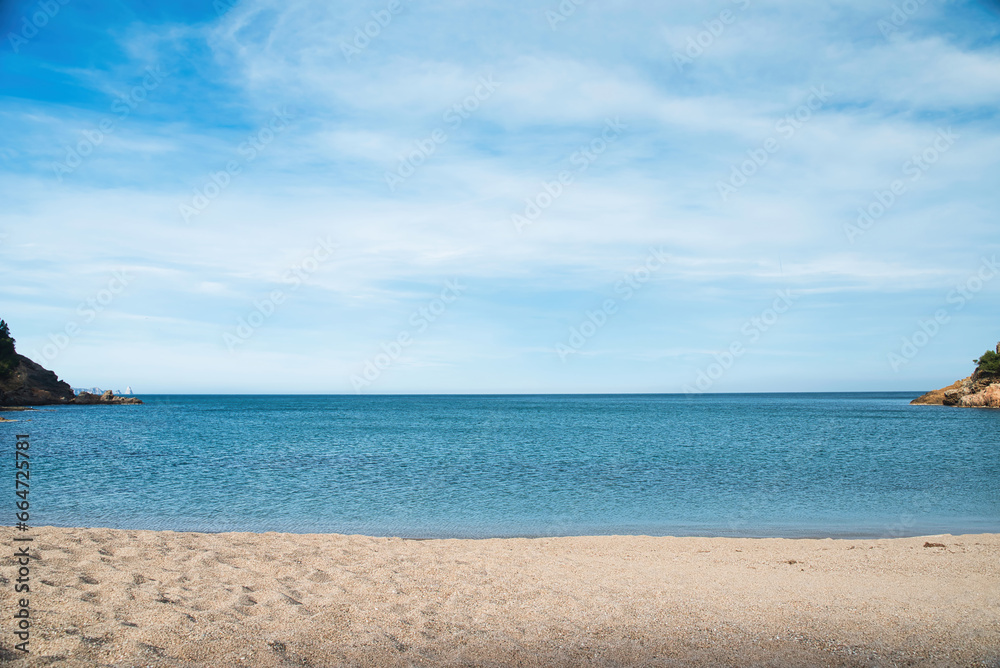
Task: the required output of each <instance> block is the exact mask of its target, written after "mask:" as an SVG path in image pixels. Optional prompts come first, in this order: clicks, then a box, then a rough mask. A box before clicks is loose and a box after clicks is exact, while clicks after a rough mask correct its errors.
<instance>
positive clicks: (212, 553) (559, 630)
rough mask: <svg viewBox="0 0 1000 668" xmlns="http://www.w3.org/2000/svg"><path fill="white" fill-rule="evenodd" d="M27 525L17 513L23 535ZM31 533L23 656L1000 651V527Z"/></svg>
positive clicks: (576, 659) (690, 661) (374, 662)
mask: <svg viewBox="0 0 1000 668" xmlns="http://www.w3.org/2000/svg"><path fill="white" fill-rule="evenodd" d="M13 533H14V532H13V530H12V529H9V528H4V529H3V530H2V534H3V540H4V542H5V544H6V545H13V544H14V543H13V542H12V540H13ZM22 535H23V534H22ZM31 535H34V536H35V537H36V538H35V541H34V542H33V543H32V545H33V546H34V548H35V550H36V551H35V553H34V554H35V555H36V556H37V559H34V560H33V561H32V568H31V578H32V582H31V589H32V591H31V599H30V605H31V611H32V612H31V614H32V616H33V627H32V636H31V649H32V653H31V655H30V657H29V658H27V659H25V658H18V655H19V653H16V652H12V651H11V648H12V644H13V643H12V640H13V633H12V631H13V627H12V621H11V616H10V615H9V614H6V613H5V614H4V617H5V618H6V619H7V621H6V622H5V623H4V628H3V635H2V638H3V645H4V652H3V655H2V658H3V660H4V661H7V662H11V663H12V665H49V664H51V663H55V664H56V665H67V666H105V665H108V666H202V665H216V666H230V665H247V666H293V665H294V666H411V665H413V666H418V665H419V666H580V665H583V666H619V665H651V666H661V665H662V666H674V665H677V666H689V665H690V666H695V665H697V666H702V665H704V666H709V665H740V666H755V665H759V666H806V665H810V666H882V665H885V666H890V665H907V666H910V665H921V666H923V665H927V666H951V665H962V666H973V665H982V666H996V665H998V661H1000V568H998V567H997V564H998V563H1000V560H998V557H1000V535H998V534H981V535H966V536H935V537H923V538H899V539H886V540H829V539H825V540H788V539H763V540H757V539H733V538H650V537H634V536H624V537H615V536H605V537H575V538H545V539H502V540H501V539H495V540H427V541H414V540H401V539H395V538H369V537H363V536H339V535H296V534H278V533H267V534H251V533H228V534H197V533H173V532H158V531H117V530H110V529H57V528H39V529H33V530H32V531H31ZM937 543H939V544H941V545H943V547H938V546H934V545H933V544H937ZM926 544H931V545H930V546H927V545H926ZM11 564H12V562H11V560H10V559H7V560H5V561H4V567H3V571H2V575H3V582H2V587H0V600H2V604H3V609H4V610H5V611H8V612H9V611H12V610H14V609H15V608H14V606H15V600H14V593H13V583H12V582H11V580H12V578H13V577H14V569H15V568H16V567H15V566H12V565H11Z"/></svg>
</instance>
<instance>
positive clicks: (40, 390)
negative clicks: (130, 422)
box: [0, 319, 142, 407]
mask: <svg viewBox="0 0 1000 668" xmlns="http://www.w3.org/2000/svg"><path fill="white" fill-rule="evenodd" d="M129 389H131V388H129ZM141 403H142V401H140V400H139V399H137V398H135V397H122V396H117V397H116V396H115V395H114V393H113V392H111V391H110V390H109V391H107V392H105V393H104V394H102V395H101V396H99V397H98V396H95V395H93V394H89V393H87V392H81V393H80V396H76V395H75V393H74V392H73V388H72V387H70V386H69V383H66V382H65V381H62V380H59V377H58V376H57V375H56V374H54V373H53V372H51V371H49V370H48V369H46V368H44V367H42V365H40V364H37V363H35V362H33V361H32V360H30V359H28V358H27V357H25V356H24V355H21V354H19V353H18V352H17V348H16V346H15V341H14V337H13V336H11V333H10V328H9V327H8V326H7V323H6V322H5V321H4V320H2V319H0V406H3V407H11V406H51V405H54V404H141Z"/></svg>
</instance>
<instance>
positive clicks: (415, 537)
mask: <svg viewBox="0 0 1000 668" xmlns="http://www.w3.org/2000/svg"><path fill="white" fill-rule="evenodd" d="M11 528H12V527H9V526H0V531H3V530H10V529H11ZM38 528H40V529H72V530H81V531H120V532H136V531H141V532H147V531H148V532H154V533H170V534H184V535H187V534H190V535H194V536H225V535H229V534H239V535H252V536H267V535H282V536H314V537H324V536H325V537H336V538H370V539H375V540H409V541H420V542H426V541H449V540H462V541H485V540H561V539H572V538H619V539H628V538H650V539H661V538H668V539H677V540H686V539H705V540H715V539H725V540H787V541H800V540H833V541H875V540H897V539H902V538H908V539H909V538H935V537H939V536H968V537H974V536H1000V528H998V529H994V530H976V529H969V530H954V531H953V530H949V531H920V530H916V531H914V532H913V533H910V532H903V531H891V530H887V531H886V532H884V533H876V532H872V533H852V532H847V531H844V532H838V533H836V534H824V533H808V532H803V533H801V534H793V533H786V534H767V535H764V534H759V535H728V534H713V533H648V532H645V533H644V532H636V533H629V532H609V533H566V534H490V535H481V536H476V535H419V534H404V533H391V534H390V533H386V534H380V533H365V532H350V533H345V532H339V531H285V530H281V529H266V530H263V531H260V530H256V529H228V528H227V529H218V530H212V529H165V528H153V529H149V528H133V527H111V526H103V525H61V524H46V525H42V526H40V527H38ZM890 534H891V535H890Z"/></svg>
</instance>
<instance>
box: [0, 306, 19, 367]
mask: <svg viewBox="0 0 1000 668" xmlns="http://www.w3.org/2000/svg"><path fill="white" fill-rule="evenodd" d="M16 368H17V351H15V350H14V337H12V336H11V335H10V329H9V328H8V327H7V323H6V322H4V321H3V320H0V380H3V379H5V378H8V377H9V376H10V375H11V374H12V373H14V369H16Z"/></svg>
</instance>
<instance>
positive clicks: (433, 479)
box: [0, 392, 1000, 538]
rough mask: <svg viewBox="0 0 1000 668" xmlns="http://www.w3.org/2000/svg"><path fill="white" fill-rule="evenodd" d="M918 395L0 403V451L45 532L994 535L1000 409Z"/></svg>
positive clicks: (999, 522)
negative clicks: (20, 450)
mask: <svg viewBox="0 0 1000 668" xmlns="http://www.w3.org/2000/svg"><path fill="white" fill-rule="evenodd" d="M917 394H918V393H916V392H910V393H905V392H904V393H847V394H841V393H830V394H708V395H697V396H694V395H692V396H688V395H656V394H629V395H620V394H619V395H496V396H487V395H462V396H456V395H435V396H430V395H420V396H339V395H338V396H314V395H310V396H302V395H295V396H287V395H286V396H246V395H239V396H209V395H146V396H142V397H141V398H142V399H143V401H145V404H144V405H141V406H58V407H46V408H42V409H39V410H37V411H33V412H23V413H5V414H4V415H5V416H7V417H8V418H13V419H17V420H18V422H11V423H0V450H3V449H6V450H8V451H9V452H8V456H5V457H4V459H6V460H7V461H8V464H11V465H10V466H8V467H6V468H7V470H8V475H9V478H10V480H9V481H8V482H9V485H8V487H10V488H11V490H10V492H11V493H10V496H11V498H12V499H13V488H14V473H13V464H12V462H13V461H14V455H13V451H14V447H15V435H16V434H28V435H29V437H30V438H29V441H30V450H29V452H30V462H31V464H30V476H31V477H30V501H31V521H30V523H31V524H32V525H34V526H42V525H49V526H63V527H111V528H117V529H157V530H166V529H169V530H175V531H202V532H222V531H253V532H264V531H282V532H295V533H345V534H364V535H370V536H400V537H404V538H490V537H512V536H526V537H539V536H572V535H617V534H631V535H655V536H662V535H674V536H746V537H792V538H800V537H899V536H913V535H930V534H939V533H954V534H958V533H982V532H1000V411H998V410H989V409H958V408H946V407H941V406H910V405H909V401H910V400H911V399H913V398H914V397H916V396H917ZM3 443H6V445H3ZM11 503H12V504H13V501H12V502H11ZM12 508H13V505H12ZM13 512H14V511H13V509H12V510H11V514H12V515H13ZM11 523H13V522H11Z"/></svg>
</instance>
